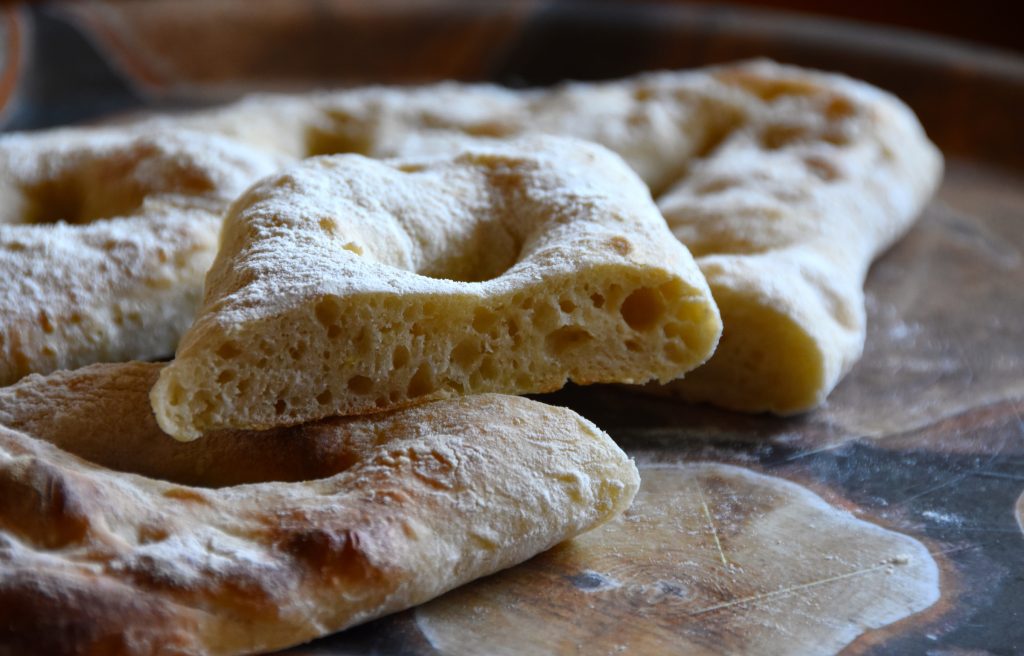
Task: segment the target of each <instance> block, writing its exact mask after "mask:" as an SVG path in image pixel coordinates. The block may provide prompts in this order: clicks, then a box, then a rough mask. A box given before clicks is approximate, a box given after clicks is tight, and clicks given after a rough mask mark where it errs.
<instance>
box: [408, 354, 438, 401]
mask: <svg viewBox="0 0 1024 656" xmlns="http://www.w3.org/2000/svg"><path fill="white" fill-rule="evenodd" d="M433 391H434V375H433V372H432V371H431V370H430V365H429V364H427V363H426V362H424V363H423V364H421V365H420V367H419V369H417V370H416V373H414V374H413V375H412V378H411V379H409V389H408V391H407V392H406V395H407V396H408V397H409V398H415V397H417V396H423V395H424V394H429V393H431V392H433Z"/></svg>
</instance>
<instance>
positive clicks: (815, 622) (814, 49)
mask: <svg viewBox="0 0 1024 656" xmlns="http://www.w3.org/2000/svg"><path fill="white" fill-rule="evenodd" d="M187 6H188V7H189V11H185V10H183V9H182V3H181V2H177V0H175V1H173V2H172V1H171V0H149V1H148V2H146V3H138V2H134V3H126V2H110V3H102V4H101V3H35V4H32V5H24V6H16V5H4V6H3V7H0V19H2V20H0V121H3V123H0V125H2V126H3V128H4V129H24V128H34V127H45V126H48V125H57V124H63V123H67V122H72V121H77V120H90V119H94V118H96V117H100V116H107V115H110V114H112V113H117V112H124V111H134V110H139V109H145V108H158V109H164V108H178V107H190V106H197V105H202V104H208V103H210V102H213V101H215V100H219V99H224V98H228V97H232V96H235V95H238V94H240V93H242V92H244V91H249V90H254V89H271V88H272V89H281V88H313V87H323V86H333V85H339V84H361V83H367V82H412V81H424V80H430V79H438V78H446V77H451V78H459V79H490V80H496V81H499V82H503V83H506V84H510V85H513V86H523V85H532V84H545V83H550V82H554V81H557V80H561V79H566V78H577V79H597V78H607V77H614V76H620V75H626V74H629V73H633V72H636V71H640V70H646V69H652V68H666V67H669V68H671V67H685V66H696V65H701V64H706V63H711V62H718V61H728V60H732V59H737V58H742V57H749V56H758V55H762V56H770V57H774V58H776V59H779V60H781V61H787V62H792V63H796V64H803V65H808V66H815V67H820V68H826V69H833V70H839V71H844V72H847V73H849V74H851V75H855V76H857V77H861V78H864V79H867V80H869V81H871V82H873V83H875V84H878V85H880V86H882V87H885V88H888V89H891V90H893V91H895V92H896V93H898V94H899V95H901V96H902V97H903V98H904V99H906V100H907V101H908V102H909V103H910V104H911V105H912V106H913V107H914V109H915V110H916V111H917V112H918V114H919V115H920V116H921V118H922V121H923V122H924V124H925V126H926V128H927V129H928V131H929V134H930V135H931V136H932V137H933V139H935V140H936V142H937V143H938V144H939V145H940V146H941V147H942V148H943V150H944V152H945V153H946V154H947V157H948V169H947V174H946V178H945V181H944V183H943V186H942V189H941V190H940V192H939V194H938V197H937V198H936V199H935V201H934V202H933V203H932V204H931V205H930V206H929V207H928V209H927V211H926V212H925V214H924V216H923V217H922V220H921V221H920V223H919V224H918V225H917V226H916V227H915V228H914V229H913V230H912V231H911V232H910V234H909V235H908V236H907V238H906V239H904V240H903V241H901V242H900V243H899V244H897V245H896V246H895V247H894V248H893V249H892V250H891V251H890V252H889V253H887V254H886V255H885V256H884V257H882V258H881V259H880V260H879V261H878V262H877V263H876V265H875V266H874V267H873V269H872V271H871V274H870V276H869V279H868V283H867V292H868V311H869V312H868V313H869V335H868V342H867V348H866V351H865V355H864V358H863V359H862V361H861V362H860V363H859V364H858V366H857V367H856V368H855V369H854V371H853V372H852V373H851V374H850V375H849V376H848V377H847V379H846V380H845V381H844V382H843V383H842V384H841V385H840V386H839V388H838V389H837V390H836V391H835V393H834V394H833V395H832V397H831V398H830V400H829V402H828V404H827V405H826V406H825V407H823V408H821V409H819V410H817V411H815V412H812V413H809V414H807V415H805V416H802V417H796V418H787V419H782V418H776V417H769V416H748V415H740V414H735V413H729V412H725V411H721V410H716V409H714V408H710V407H706V406H687V405H683V404H680V403H678V402H673V401H669V400H665V399H658V398H651V397H648V396H644V395H641V394H637V393H635V392H633V391H630V390H628V389H625V388H621V387H614V386H607V387H592V388H579V387H572V388H569V389H566V390H563V391H562V392H559V393H557V394H553V395H546V396H544V397H541V398H543V399H544V400H547V401H549V402H552V403H558V404H564V405H568V406H571V407H573V408H575V409H576V410H578V411H579V412H581V413H583V414H584V415H586V416H587V417H589V418H590V419H592V420H594V421H595V422H596V423H598V424H599V425H601V426H602V427H603V428H605V429H606V430H607V431H608V432H609V433H610V434H611V435H612V436H613V437H614V438H616V440H618V441H619V443H620V444H621V445H622V446H623V447H624V448H626V449H627V450H628V451H630V452H631V453H633V454H634V455H635V456H636V457H637V458H638V461H639V462H641V463H642V464H643V471H642V473H643V475H644V487H643V490H642V493H641V496H640V498H639V500H638V504H637V506H636V507H635V508H634V509H633V511H631V513H630V514H629V515H627V516H626V517H625V518H623V519H622V520H620V521H618V522H616V523H614V524H612V525H609V526H607V527H605V528H603V529H601V530H600V531H599V532H596V533H594V534H592V535H589V536H586V537H584V538H582V539H580V540H578V541H577V542H575V543H573V544H569V545H564V546H562V547H559V548H557V549H555V550H553V551H552V552H550V553H548V554H544V555H542V556H540V557H538V558H537V559H535V560H533V561H530V562H528V563H526V564H524V565H522V566H520V567H519V568H516V569H513V570H510V571H509V572H506V573H503V574H499V575H496V576H494V577H491V578H489V579H486V580H483V581H481V582H478V583H475V584H471V585H470V586H467V587H466V588H464V589H461V590H457V591H454V592H452V593H450V594H449V595H447V596H446V597H443V598H441V599H440V600H437V601H435V602H432V603H431V604H428V605H426V606H424V607H421V608H419V609H415V610H410V611H406V612H404V613H399V614H397V615H394V616H391V617H388V618H384V619H382V620H378V621H376V622H372V623H370V624H367V625H364V626H361V627H357V628H355V629H352V630H349V631H347V632H344V633H341V634H338V635H334V636H330V637H328V638H325V639H323V640H320V641H317V642H314V643H311V644H310V645H306V646H303V647H300V648H296V649H294V650H291V652H290V653H292V654H322V655H335V654H339V655H340V654H374V653H379V654H390V653H409V654H438V653H452V654H455V653H501V652H504V653H527V652H530V651H532V652H533V653H548V652H551V651H580V650H582V651H586V652H588V653H610V652H613V651H617V650H619V649H620V648H622V647H624V648H625V649H626V652H627V653H666V652H668V651H669V649H674V650H676V651H677V652H679V653H681V652H684V651H685V652H687V653H694V652H697V653H701V652H704V653H715V652H727V653H738V652H744V651H745V652H747V653H787V654H788V653H833V652H836V651H838V650H841V649H846V651H847V652H849V653H871V654H892V653H896V654H901V653H907V654H919V653H935V654H952V653H991V654H1012V653H1020V652H1021V651H1024V533H1022V530H1024V494H1022V493H1024V468H1022V465H1024V421H1022V414H1021V413H1022V411H1024V320H1022V317H1024V129H1022V128H1021V127H1020V125H1019V124H1020V116H1024V62H1022V60H1021V59H1020V58H1019V57H1014V56H1010V55H1003V54H999V53H995V52H988V51H984V50H981V49H978V48H974V47H971V46H966V45H962V44H961V45H957V44H950V43H946V42H941V41H936V40H932V39H930V38H927V37H923V36H920V35H909V34H901V33H892V32H885V31H870V30H867V29H865V28H864V27H863V26H850V25H843V24H840V23H834V22H822V21H816V20H809V19H805V18H801V17H797V16H793V15H784V14H774V13H760V12H753V11H750V10H742V11H740V10H734V9H724V8H716V7H703V8H694V7H686V6H675V7H673V6H659V7H646V8H644V7H641V8H632V9H630V10H627V9H624V8H623V7H621V6H616V5H596V6H591V7H587V8H586V9H584V8H582V7H581V6H580V5H572V4H559V3H552V2H539V1H536V2H519V3H514V4H495V3H468V2H442V3H433V4H432V5H430V6H429V7H426V6H422V5H416V6H411V5H407V4H405V3H400V2H393V1H392V2H385V3H380V4H378V3H357V2H351V1H348V0H320V1H319V2H283V1H281V0H270V1H269V2H267V3H265V5H264V6H263V7H262V11H261V12H252V11H251V6H247V5H246V3H245V2H244V1H243V0H217V1H216V2H204V3H199V2H194V3H187ZM224 25H234V26H237V29H232V30H231V36H230V38H225V30H224ZM182 41H187V43H188V46H189V47H187V48H182V47H180V44H181V43H182ZM936 598H937V599H936ZM933 602H934V603H933Z"/></svg>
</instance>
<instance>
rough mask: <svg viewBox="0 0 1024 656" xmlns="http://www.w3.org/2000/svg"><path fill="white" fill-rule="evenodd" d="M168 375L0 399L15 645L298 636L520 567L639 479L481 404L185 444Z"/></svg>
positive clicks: (181, 645) (164, 645)
mask: <svg viewBox="0 0 1024 656" xmlns="http://www.w3.org/2000/svg"><path fill="white" fill-rule="evenodd" d="M162 366H163V365H160V364H143V363H126V364H118V365H94V366H91V367H87V368H84V369H81V370H78V371H74V372H59V373H56V374H53V375H51V376H48V377H42V376H38V375H33V376H30V377H27V378H25V379H24V380H23V381H21V382H19V383H18V384H16V385H14V386H12V387H8V388H5V389H2V390H0V424H3V426H0V516H2V517H3V522H2V524H0V616H2V617H3V618H4V620H3V623H4V628H3V636H4V645H5V646H7V647H8V648H10V649H13V650H14V651H15V652H18V653H21V652H22V651H24V652H26V653H28V652H31V653H101V652H102V653H113V652H116V653H123V654H150V653H153V652H156V651H160V652H173V653H176V654H241V653H252V652H264V651H270V650H274V649H279V648H283V647H286V646H289V645H295V644H299V643H302V642H305V641H308V640H311V639H313V638H316V637H320V636H323V635H326V634H329V633H332V632H335V631H339V630H341V629H343V628H345V627H348V626H351V625H354V624H358V623H361V622H365V621H368V620H370V619H373V618H375V617H379V616H381V615H384V614H386V613H390V612H394V611H397V610H401V609H403V608H407V607H409V606H412V605H415V604H418V603H421V602H423V601H426V600H428V599H430V598H432V597H434V596H436V595H439V594H441V593H443V592H445V591H447V590H450V589H452V588H454V587H456V586H458V585H461V584H463V583H465V582H467V581H470V580H472V579H474V578H477V577H480V576H484V575H487V574H490V573H492V572H495V571H497V570H500V569H503V568H506V567H510V566H512V565H515V564H517V563H520V562H522V561H524V560H526V559H528V558H530V557H531V556H533V555H534V554H536V553H538V552H540V551H543V550H545V549H548V548H549V547H551V546H553V545H554V544H556V543H558V542H560V541H562V540H565V539H567V538H569V537H572V536H574V535H577V534H579V533H581V532H583V531H587V530H589V529H591V528H593V527H595V526H598V525H600V524H602V523H604V522H606V521H608V520H609V519H611V518H613V517H614V516H616V515H618V514H620V513H621V512H622V511H624V510H625V509H626V508H627V507H628V506H629V503H630V501H631V500H632V497H633V495H634V493H635V492H636V490H637V488H638V487H639V478H638V475H637V471H636V468H635V466H634V465H633V463H632V461H631V460H630V459H629V458H628V457H627V456H626V455H625V454H624V453H623V452H622V451H621V450H620V449H619V448H618V447H617V446H615V444H614V442H612V441H611V439H610V438H609V437H608V436H607V435H605V434H604V433H603V432H601V431H600V430H599V429H598V428H596V427H595V426H594V425H593V424H591V423H590V422H588V421H587V420H585V419H583V418H581V417H579V416H578V415H576V414H575V413H573V412H571V411H569V410H566V409H562V408H553V407H549V406H545V405H543V404H540V403H537V402H535V401H529V400H527V399H523V398H520V397H511V396H500V395H490V394H488V395H480V396H473V397H464V398H458V399H451V400H445V401H439V402H436V403H429V404H424V405H419V406H416V407H414V408H409V409H405V410H401V411H398V412H393V413H387V414H377V415H373V416H369V417H354V418H348V419H341V418H332V419H329V420H326V421H323V422H320V423H316V424H310V425H306V426H302V427H295V428H288V429H280V430H276V431H269V432H263V433H252V434H244V433H239V432H219V433H215V434H211V435H209V436H208V437H207V438H206V439H204V440H201V441H198V442H193V443H190V444H182V443H180V442H176V441H174V440H171V439H169V438H168V437H167V436H166V435H164V434H163V433H162V432H161V431H160V429H159V427H157V425H156V422H155V421H154V419H153V416H152V413H151V411H150V409H149V404H148V399H147V394H146V390H147V389H148V388H149V386H150V385H151V384H152V383H153V381H154V380H155V379H156V377H157V375H158V374H159V372H160V370H161V367H162ZM69 451H71V452H76V453H78V454H80V455H82V456H88V457H91V458H94V459H95V460H97V461H99V462H104V463H106V464H108V465H112V466H115V467H117V468H118V470H120V471H116V470H113V469H109V468H107V467H104V466H102V465H100V464H96V463H93V462H88V461H86V460H84V459H82V458H80V457H77V456H75V455H72V454H71V453H69ZM133 471H134V472H145V473H146V474H148V475H150V476H153V477H157V478H166V479H169V480H166V481H165V480H157V478H146V477H143V476H140V475H137V474H132V473H127V472H133ZM183 481H188V482H189V483H191V484H193V485H203V486H208V487H192V486H187V485H184V484H183ZM289 481H291V482H289ZM243 482H244V484H241V483H243ZM219 486H227V487H219Z"/></svg>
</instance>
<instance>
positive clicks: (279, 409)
mask: <svg viewBox="0 0 1024 656" xmlns="http://www.w3.org/2000/svg"><path fill="white" fill-rule="evenodd" d="M287 409H288V403H287V402H286V401H285V400H284V399H278V400H277V402H276V403H274V414H276V415H278V416H280V415H283V414H284V411H285V410H287Z"/></svg>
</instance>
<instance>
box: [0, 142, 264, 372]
mask: <svg viewBox="0 0 1024 656" xmlns="http://www.w3.org/2000/svg"><path fill="white" fill-rule="evenodd" d="M281 161H282V159H281V158H280V157H279V156H272V155H268V154H266V153H264V152H262V151H258V150H253V149H251V148H249V147H247V146H244V145H240V144H237V143H234V142H232V141H229V140H227V139H224V138H222V137H219V136H216V135H209V134H198V133H188V132H183V131H180V130H175V131H166V130H165V131H152V132H151V131H145V132H144V133H143V132H135V131H130V130H129V131H118V130H115V129H98V128H93V129H89V128H83V129H66V130H53V131H49V132H43V133H38V134H36V133H25V134H11V135H4V136H2V137H0V194H2V198H3V202H2V203H0V385H6V384H10V383H13V382H14V381H16V380H18V379H19V378H21V377H22V376H24V375H25V374H28V373H30V372H44V373H45V372H49V371H53V370H55V369H62V368H75V367H80V366H82V365H85V364H89V363H92V362H98V361H119V360H129V359H132V358H143V359H149V358H161V357H167V356H170V355H171V354H173V353H174V349H175V347H176V346H177V343H178V339H179V338H180V336H181V334H182V333H183V332H184V331H185V329H186V328H187V327H188V325H189V324H190V323H191V321H192V318H193V317H194V316H195V311H196V308H197V307H198V305H199V302H200V300H201V297H202V287H203V278H204V276H205V274H206V270H207V268H208V267H209V265H210V263H211V261H212V260H213V256H214V253H215V252H216V247H217V233H218V231H219V230H220V220H221V212H222V211H223V210H224V209H225V208H226V207H227V205H228V203H230V202H231V200H233V199H234V198H235V196H237V195H238V194H239V193H241V192H242V190H244V189H245V188H246V187H247V186H248V185H249V184H250V183H252V182H253V181H254V180H255V179H257V178H259V177H261V176H263V175H266V174H268V173H270V172H272V171H274V170H275V169H276V168H277V167H278V166H279V165H280V164H281Z"/></svg>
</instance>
